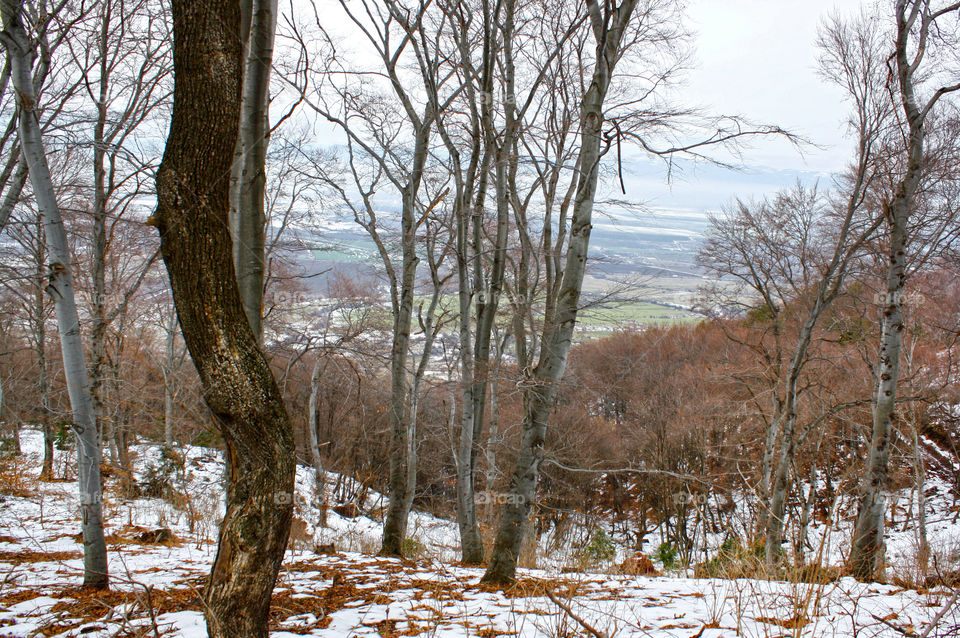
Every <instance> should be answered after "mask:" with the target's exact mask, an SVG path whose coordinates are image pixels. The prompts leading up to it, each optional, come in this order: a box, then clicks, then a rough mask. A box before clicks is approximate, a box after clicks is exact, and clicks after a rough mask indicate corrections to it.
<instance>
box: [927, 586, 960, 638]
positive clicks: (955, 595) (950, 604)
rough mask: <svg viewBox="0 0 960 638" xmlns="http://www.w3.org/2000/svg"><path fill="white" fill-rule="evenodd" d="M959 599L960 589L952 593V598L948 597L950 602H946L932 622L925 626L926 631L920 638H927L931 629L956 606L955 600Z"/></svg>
mask: <svg viewBox="0 0 960 638" xmlns="http://www.w3.org/2000/svg"><path fill="white" fill-rule="evenodd" d="M958 598H960V589H958V590H957V591H955V592H953V596H951V597H950V600H948V601H947V604H946V605H944V606H943V608H941V609H940V611H938V612H937V615H936V616H934V617H933V620H931V621H930V623H929V624H928V625H927V627H926V629H924V630H923V633H922V634H920V638H927V636H929V635H930V632H931V631H933V628H934V627H936V626H937V624H938V623H939V622H940V620H941V619H942V618H943V617H944V616H945V615H946V613H947V612H948V611H950V609H951V608H952V607H953V606H954V605H956V604H957V599H958Z"/></svg>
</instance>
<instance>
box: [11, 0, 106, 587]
mask: <svg viewBox="0 0 960 638" xmlns="http://www.w3.org/2000/svg"><path fill="white" fill-rule="evenodd" d="M22 10H23V9H22V5H21V4H20V2H19V1H18V0H3V1H2V11H3V27H4V31H3V41H4V44H5V46H6V49H7V56H8V58H9V60H10V66H11V77H12V79H13V85H14V88H15V89H16V91H17V106H18V108H19V110H20V118H19V133H20V146H21V149H22V152H23V156H24V160H25V161H26V163H27V166H28V167H29V172H30V181H31V184H32V186H33V193H34V198H35V199H36V202H37V208H38V209H39V210H40V216H41V219H42V221H43V226H44V234H45V237H46V243H47V247H46V248H47V291H48V292H49V293H50V295H51V296H52V297H53V299H54V304H55V307H56V313H57V325H58V327H59V331H60V349H61V352H62V355H63V367H64V376H65V377H66V381H67V391H68V394H69V396H70V405H71V408H72V410H73V429H74V432H75V433H76V436H77V466H78V470H79V471H78V474H79V477H80V480H79V482H80V511H81V518H82V523H81V525H82V530H83V548H84V556H83V561H84V565H83V567H84V575H83V583H84V586H85V587H91V588H95V589H105V588H106V587H107V586H108V583H109V578H108V572H107V548H106V544H105V542H104V537H103V510H102V488H101V481H100V441H99V438H98V435H97V423H96V418H95V416H94V412H93V404H92V402H91V398H90V388H89V384H88V381H87V368H86V363H85V362H84V354H83V342H82V341H81V338H80V319H79V316H78V315H77V304H76V298H75V294H74V288H73V276H72V274H71V272H70V266H71V259H70V250H69V245H68V243H67V233H66V229H65V228H64V225H63V219H62V217H61V216H60V208H59V206H58V205H57V200H56V195H55V194H54V188H53V180H52V178H51V176H50V169H49V166H48V165H47V158H46V154H45V152H44V148H43V140H42V138H41V133H40V122H39V120H38V118H37V112H36V108H37V101H36V95H35V93H34V86H33V77H32V74H31V61H32V57H33V54H34V52H33V50H32V44H31V41H30V38H29V36H28V34H27V31H26V29H25V27H24V25H23V21H22V20H23V17H22Z"/></svg>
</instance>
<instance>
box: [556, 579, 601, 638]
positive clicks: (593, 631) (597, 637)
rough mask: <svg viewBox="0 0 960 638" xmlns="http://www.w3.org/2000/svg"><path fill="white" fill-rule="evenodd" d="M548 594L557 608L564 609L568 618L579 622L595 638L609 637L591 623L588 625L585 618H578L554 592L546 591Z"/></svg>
mask: <svg viewBox="0 0 960 638" xmlns="http://www.w3.org/2000/svg"><path fill="white" fill-rule="evenodd" d="M546 593H547V598H549V599H550V600H551V601H552V602H553V604H554V605H556V606H557V607H559V608H560V609H562V610H563V611H564V613H566V614H567V615H568V616H570V617H571V618H573V619H574V620H575V621H577V623H578V624H579V625H580V626H581V627H583V628H584V629H586V630H587V631H589V632H590V633H591V634H593V635H594V637H595V638H608V636H607V635H606V634H605V633H603V632H602V631H598V630H597V629H595V628H594V627H593V626H592V625H590V623H588V622H587V621H586V620H584V619H583V618H581V617H580V616H578V615H577V614H576V613H574V611H573V610H572V609H570V607H568V606H567V605H565V604H564V603H562V602H560V600H559V599H558V598H557V597H556V596H554V595H553V592H552V591H550V590H549V589H548V590H546Z"/></svg>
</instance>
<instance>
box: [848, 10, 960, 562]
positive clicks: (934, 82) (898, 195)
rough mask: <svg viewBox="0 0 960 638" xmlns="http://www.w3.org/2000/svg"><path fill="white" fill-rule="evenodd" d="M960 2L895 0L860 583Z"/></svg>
mask: <svg viewBox="0 0 960 638" xmlns="http://www.w3.org/2000/svg"><path fill="white" fill-rule="evenodd" d="M958 18H960V3H949V4H937V3H934V2H931V1H930V0H896V2H895V4H894V22H895V31H894V33H895V35H894V42H893V53H892V56H891V59H890V62H889V65H890V74H891V76H892V77H891V83H890V87H889V89H890V94H891V96H892V98H893V102H894V104H895V106H896V108H897V111H898V116H899V117H898V120H899V124H900V128H901V130H902V135H903V138H904V143H903V147H904V150H903V153H902V156H901V157H902V158H903V162H902V164H901V166H902V168H901V169H900V170H901V171H902V172H900V174H899V176H898V179H897V181H896V184H895V186H894V188H893V193H892V197H891V198H890V199H889V200H888V201H886V202H884V203H883V206H882V214H883V221H884V223H885V225H886V230H887V234H888V236H887V251H886V257H887V259H888V262H887V272H886V287H885V289H884V290H883V291H882V295H881V297H882V304H881V305H882V315H881V319H880V327H881V334H880V352H879V360H878V364H877V369H876V371H875V377H876V382H877V385H876V389H875V392H874V397H873V427H872V433H871V439H870V448H869V453H868V457H867V467H866V470H865V472H864V474H863V478H862V481H861V484H860V495H859V510H858V513H857V521H856V524H855V526H854V532H853V542H852V547H851V553H850V560H849V564H850V568H851V570H852V572H853V574H854V576H856V577H857V578H861V579H870V578H873V577H875V576H876V575H877V574H878V572H879V570H880V569H881V565H882V557H883V532H884V525H885V516H886V499H885V497H884V490H885V489H886V487H887V478H888V465H889V459H890V445H891V440H890V439H891V435H892V427H893V419H894V408H895V406H896V401H897V385H898V381H899V375H900V350H901V346H902V343H903V329H904V324H903V295H904V290H905V287H906V280H907V274H908V271H909V264H908V263H907V255H908V251H907V240H908V237H909V235H910V233H911V230H912V229H911V226H912V224H913V223H914V221H915V219H916V210H915V208H916V202H915V199H916V196H917V193H918V191H919V190H920V188H921V183H922V181H923V178H924V168H925V151H926V138H927V134H928V125H929V122H930V121H931V119H932V118H931V117H930V116H931V113H932V112H933V110H934V108H935V107H936V105H937V103H938V102H939V101H940V100H941V99H942V98H943V97H944V96H946V95H949V94H951V93H954V92H955V91H957V90H960V68H958V67H957V66H956V65H955V64H953V62H954V61H955V57H954V56H955V46H956V42H955V41H954V40H953V39H952V37H951V36H950V35H948V34H953V33H956V28H957V21H958Z"/></svg>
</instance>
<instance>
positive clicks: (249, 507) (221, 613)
mask: <svg viewBox="0 0 960 638" xmlns="http://www.w3.org/2000/svg"><path fill="white" fill-rule="evenodd" d="M172 10H173V35H174V39H173V49H174V74H175V79H176V84H175V90H174V104H173V118H172V121H171V125H170V134H169V137H168V138H167V145H166V150H165V152H164V156H163V161H162V162H161V164H160V168H159V169H158V171H157V194H158V203H157V211H156V213H155V215H154V216H153V218H152V219H151V223H153V224H154V225H155V226H156V227H157V229H158V230H159V232H160V239H161V251H162V254H163V259H164V262H165V263H166V266H167V272H168V273H169V275H170V283H171V287H172V290H173V296H174V301H175V303H176V308H177V315H178V317H179V321H180V327H181V330H182V332H183V337H184V341H185V342H186V344H187V348H188V349H189V351H190V355H191V357H192V359H193V362H194V365H195V366H196V368H197V372H198V373H199V376H200V380H201V383H202V385H203V390H204V399H205V400H206V403H207V405H208V406H209V408H210V411H211V413H212V414H213V417H214V421H215V423H216V425H217V427H218V429H219V430H220V432H221V434H222V435H223V438H224V441H225V442H226V446H227V456H228V458H229V468H230V473H229V480H228V485H227V511H226V515H225V517H224V520H223V522H222V524H221V527H220V544H219V549H218V551H217V557H216V560H215V561H214V565H213V570H212V571H211V574H210V579H209V582H208V585H207V588H206V591H205V599H206V600H205V615H206V618H207V630H208V632H209V634H210V635H211V636H215V637H220V636H250V637H253V638H258V637H260V638H266V636H267V635H268V627H267V621H268V615H269V610H270V594H271V592H272V590H273V587H274V584H275V582H276V578H277V573H278V571H279V569H280V564H281V561H282V560H283V553H284V549H285V547H286V542H287V538H288V536H289V532H290V522H291V519H292V515H293V487H294V469H295V457H294V441H293V431H292V427H291V424H290V421H289V418H288V416H287V413H286V409H285V407H284V403H283V397H282V395H281V393H280V390H279V388H278V387H277V384H276V381H275V380H274V377H273V374H272V372H271V370H270V366H269V364H268V363H267V361H266V359H265V358H264V355H263V353H262V352H261V351H260V348H259V346H258V342H257V338H256V335H255V334H254V332H253V330H252V328H251V326H250V322H249V320H248V319H247V317H246V315H245V313H244V309H243V304H242V301H241V298H240V292H239V288H238V285H237V279H236V272H235V270H234V266H233V255H232V250H231V241H230V233H229V215H230V180H229V175H230V171H231V166H232V163H233V155H234V149H235V148H236V141H237V135H238V127H239V121H240V108H241V90H242V77H243V47H242V37H241V15H240V10H239V6H237V5H235V4H234V5H231V4H229V3H226V4H223V3H214V2H194V1H192V0H174V2H173V4H172Z"/></svg>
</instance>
